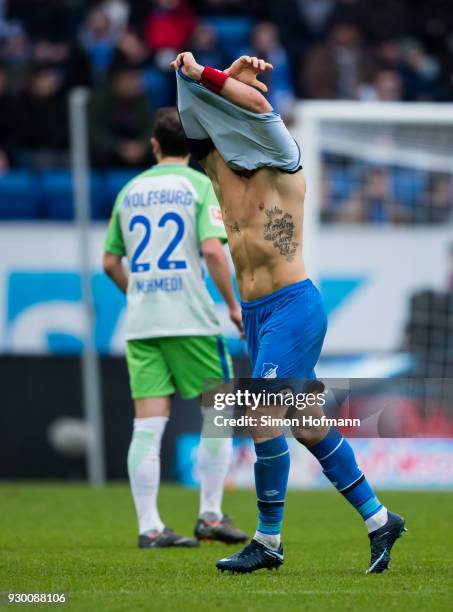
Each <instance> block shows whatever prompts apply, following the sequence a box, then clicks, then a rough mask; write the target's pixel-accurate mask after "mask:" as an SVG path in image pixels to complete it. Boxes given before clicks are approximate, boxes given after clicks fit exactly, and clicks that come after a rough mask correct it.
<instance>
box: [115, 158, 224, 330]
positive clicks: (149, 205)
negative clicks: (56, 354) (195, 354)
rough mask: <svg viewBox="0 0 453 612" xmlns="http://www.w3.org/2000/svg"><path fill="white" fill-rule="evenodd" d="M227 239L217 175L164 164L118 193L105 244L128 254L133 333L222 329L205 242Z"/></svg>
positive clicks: (128, 325) (129, 319) (128, 321)
mask: <svg viewBox="0 0 453 612" xmlns="http://www.w3.org/2000/svg"><path fill="white" fill-rule="evenodd" d="M207 238H219V239H221V240H222V241H225V240H226V233H225V228H224V226H223V222H222V215H221V212H220V208H219V204H218V201H217V198H216V196H215V194H214V190H213V188H212V185H211V182H210V180H209V179H208V178H207V177H206V176H205V175H203V174H201V173H200V172H197V171H196V170H192V169H191V168H188V167H187V166H182V165H176V164H175V165H157V166H154V167H153V168H151V169H150V170H147V171H146V172H143V173H142V174H140V175H138V176H137V177H135V178H134V179H132V181H130V182H129V183H128V184H127V185H126V186H125V187H124V189H123V190H122V191H121V192H120V193H119V195H118V197H117V199H116V202H115V206H114V209H113V213H112V217H111V220H110V225H109V229H108V233H107V237H106V241H105V250H106V251H107V252H108V253H114V254H116V255H125V256H126V257H127V259H128V261H129V282H128V288H127V315H126V317H127V318H126V339H127V340H136V339H142V338H159V337H165V336H195V335H196V336H208V335H212V334H218V333H220V325H219V321H218V319H217V317H216V315H215V312H214V303H213V301H212V299H211V297H210V295H209V293H208V291H207V289H206V286H205V284H204V281H203V278H202V267H201V257H200V243H201V242H202V241H203V240H206V239H207Z"/></svg>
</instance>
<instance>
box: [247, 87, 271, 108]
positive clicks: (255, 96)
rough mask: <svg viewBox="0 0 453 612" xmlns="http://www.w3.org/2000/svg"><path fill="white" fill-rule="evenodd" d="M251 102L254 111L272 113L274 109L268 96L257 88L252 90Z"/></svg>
mask: <svg viewBox="0 0 453 612" xmlns="http://www.w3.org/2000/svg"><path fill="white" fill-rule="evenodd" d="M249 103H250V110H251V111H252V112H254V113H270V112H271V110H272V106H271V105H270V104H269V102H268V101H267V100H266V98H265V97H264V96H263V95H261V94H260V93H259V92H258V91H255V90H253V91H251V92H250V100H249Z"/></svg>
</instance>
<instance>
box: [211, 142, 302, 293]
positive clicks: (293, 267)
mask: <svg viewBox="0 0 453 612" xmlns="http://www.w3.org/2000/svg"><path fill="white" fill-rule="evenodd" d="M203 166H204V168H205V170H206V172H207V174H208V176H209V178H210V179H211V181H212V183H213V185H214V189H215V191H216V194H217V197H218V199H219V202H220V206H221V208H222V215H223V221H224V223H225V227H226V231H227V234H228V244H229V247H230V251H231V256H232V258H233V263H234V266H235V269H236V278H237V282H238V288H239V293H240V294H241V298H242V299H243V300H247V301H248V300H254V299H257V298H260V297H263V296H265V295H268V294H270V293H272V292H274V291H277V290H278V289H281V288H282V287H286V286H287V285H291V284H293V283H296V282H298V281H301V280H304V279H305V278H306V273H305V267H304V261H303V257H302V226H303V212H304V198H305V178H304V175H303V172H302V171H299V172H297V173H295V174H287V173H284V172H281V171H279V170H276V169H273V168H261V169H259V170H256V171H255V172H253V173H250V172H248V173H246V172H243V173H238V172H234V171H233V170H231V168H229V167H228V166H227V164H226V163H225V162H224V160H223V159H222V157H221V156H220V155H219V153H218V152H217V151H213V152H212V153H210V154H209V156H208V157H207V158H205V160H203Z"/></svg>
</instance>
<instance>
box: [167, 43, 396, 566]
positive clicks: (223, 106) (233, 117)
mask: <svg viewBox="0 0 453 612" xmlns="http://www.w3.org/2000/svg"><path fill="white" fill-rule="evenodd" d="M172 65H173V67H174V69H175V70H176V72H177V86H178V110H179V112H180V116H181V121H182V124H183V127H184V131H185V133H186V136H187V138H188V142H189V145H190V148H191V152H192V153H193V154H194V155H195V156H196V157H197V158H198V159H199V160H200V162H201V163H202V165H203V167H204V168H205V169H206V172H207V174H208V176H209V177H210V179H211V181H212V183H213V186H214V189H215V191H216V193H217V196H218V199H219V201H220V206H221V209H222V215H223V219H224V223H225V226H226V229H227V234H228V242H229V246H230V250H231V254H232V257H233V262H234V265H235V268H236V275H237V281H238V287H239V291H240V294H241V298H242V315H243V323H244V328H245V334H246V339H247V344H248V348H249V354H250V358H251V361H252V365H253V374H252V376H253V377H254V378H273V379H275V378H280V379H288V378H299V379H305V380H307V379H315V372H314V368H315V365H316V363H317V361H318V358H319V355H320V352H321V348H322V344H323V340H324V336H325V333H326V327H327V321H326V315H325V311H324V307H323V304H322V301H321V297H320V295H319V293H318V291H317V289H316V288H315V286H314V285H313V284H312V282H311V281H310V280H309V279H308V278H307V275H306V272H305V267H304V261H303V257H302V223H303V206H304V198H305V179H304V175H303V172H302V171H301V165H300V151H299V148H298V146H297V144H296V143H295V141H294V140H293V139H292V138H291V136H290V135H289V133H288V131H287V130H286V128H285V126H284V124H283V122H282V120H281V118H280V116H279V115H278V114H277V113H275V112H274V111H273V109H272V107H271V106H270V104H269V103H268V101H267V100H266V98H265V97H264V96H263V95H262V94H261V93H260V92H259V91H257V89H260V90H261V91H266V86H265V85H264V84H263V83H261V82H260V81H259V80H257V75H258V74H259V73H260V72H264V71H266V70H270V69H272V66H271V65H270V64H267V63H265V62H264V61H263V60H260V59H258V58H250V57H248V56H242V57H241V58H239V59H238V60H236V61H235V62H234V63H233V64H232V65H231V67H230V68H229V69H227V70H226V71H225V72H220V71H218V70H215V69H213V68H209V67H204V66H200V65H199V64H198V63H197V62H196V60H195V58H194V57H193V55H192V54H191V53H181V54H179V55H178V56H177V58H176V60H175V61H174V62H173V63H172ZM268 382H270V381H268ZM282 384H284V385H286V382H282ZM272 388H273V390H277V389H278V388H277V387H276V386H275V385H274V386H273V387H272ZM260 410H261V413H264V412H265V410H266V409H265V408H264V407H261V409H260ZM267 410H269V408H267ZM271 410H272V414H273V416H276V417H282V416H284V411H285V409H284V407H273V408H272V409H271ZM319 412H320V414H321V407H319ZM251 414H253V413H251ZM267 414H269V412H267ZM254 416H255V417H256V413H255V415H254ZM315 416H319V415H315ZM251 433H252V436H253V437H254V440H255V450H256V457H257V460H256V463H255V483H256V493H257V498H258V509H259V518H258V528H257V531H256V533H255V536H254V538H253V540H252V541H251V543H250V544H249V545H248V546H246V547H245V548H244V549H243V550H242V551H240V552H239V553H236V554H234V555H232V556H231V557H228V558H226V559H221V560H220V561H219V562H218V563H217V567H218V568H219V569H220V570H229V571H233V572H252V571H254V570H257V569H260V568H265V567H267V568H269V569H270V568H273V567H278V566H279V565H281V564H282V563H283V548H282V546H281V543H280V527H281V523H282V519H283V507H284V500H285V494H286V486H287V481H288V473H289V465H290V458H289V453H288V445H287V442H286V439H285V437H284V436H283V435H282V433H281V430H278V429H277V430H270V429H267V430H265V431H263V430H262V429H261V430H260V429H258V428H256V429H255V428H253V429H252V430H251ZM293 434H294V437H295V438H296V439H297V440H298V441H299V442H300V443H301V444H303V445H304V446H306V447H307V448H308V450H309V451H310V452H311V453H312V454H313V455H314V456H315V457H316V459H318V461H319V462H320V464H321V466H322V469H323V472H324V474H325V475H326V476H327V478H328V479H329V480H330V481H331V482H332V484H333V485H334V486H335V487H336V488H337V489H338V491H340V492H341V493H342V494H343V496H344V497H345V498H346V499H347V500H348V502H349V503H350V504H352V506H353V507H355V508H356V509H357V510H358V512H359V513H360V515H361V516H362V518H363V520H364V521H365V524H366V527H367V529H368V532H369V537H370V543H371V562H370V565H369V567H368V570H367V572H368V573H371V572H374V573H378V572H382V571H383V570H385V569H386V568H387V566H388V564H389V560H390V549H391V547H392V546H393V544H394V542H395V540H396V539H397V538H398V537H399V536H400V535H401V534H402V532H403V529H404V521H403V519H402V518H401V517H399V516H398V515H396V514H392V513H391V512H388V511H387V509H386V508H385V507H384V506H383V505H382V504H381V503H380V501H379V500H378V498H377V497H376V495H375V494H374V492H373V490H372V488H371V487H370V485H369V483H368V482H367V480H366V479H365V476H364V474H363V473H362V471H361V470H360V469H359V467H358V466H357V463H356V460H355V457H354V452H353V450H352V448H351V446H350V445H349V443H348V442H347V441H346V440H345V439H344V438H343V436H342V435H341V434H340V433H339V432H338V431H337V430H336V429H334V428H330V429H329V428H327V427H325V426H321V427H319V428H313V427H312V428H304V427H302V426H301V425H299V426H298V427H295V428H293Z"/></svg>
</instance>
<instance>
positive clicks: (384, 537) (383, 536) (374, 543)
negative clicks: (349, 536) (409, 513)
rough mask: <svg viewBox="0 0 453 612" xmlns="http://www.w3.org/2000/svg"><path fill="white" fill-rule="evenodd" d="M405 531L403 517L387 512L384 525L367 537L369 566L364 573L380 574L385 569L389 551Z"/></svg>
mask: <svg viewBox="0 0 453 612" xmlns="http://www.w3.org/2000/svg"><path fill="white" fill-rule="evenodd" d="M405 531H407V529H406V527H405V523H404V519H403V518H402V517H401V516H398V515H397V514H393V512H389V513H388V520H387V522H386V524H385V525H383V526H382V527H379V529H376V531H372V532H371V533H370V534H369V535H368V537H369V538H370V545H371V561H370V567H369V568H368V569H367V570H366V572H365V573H366V574H380V573H381V572H383V571H384V570H386V569H387V568H388V566H389V563H390V559H391V557H390V551H391V550H392V546H393V545H394V544H395V542H396V540H397V539H398V538H400V537H401V536H402V535H403V533H404V532H405Z"/></svg>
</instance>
